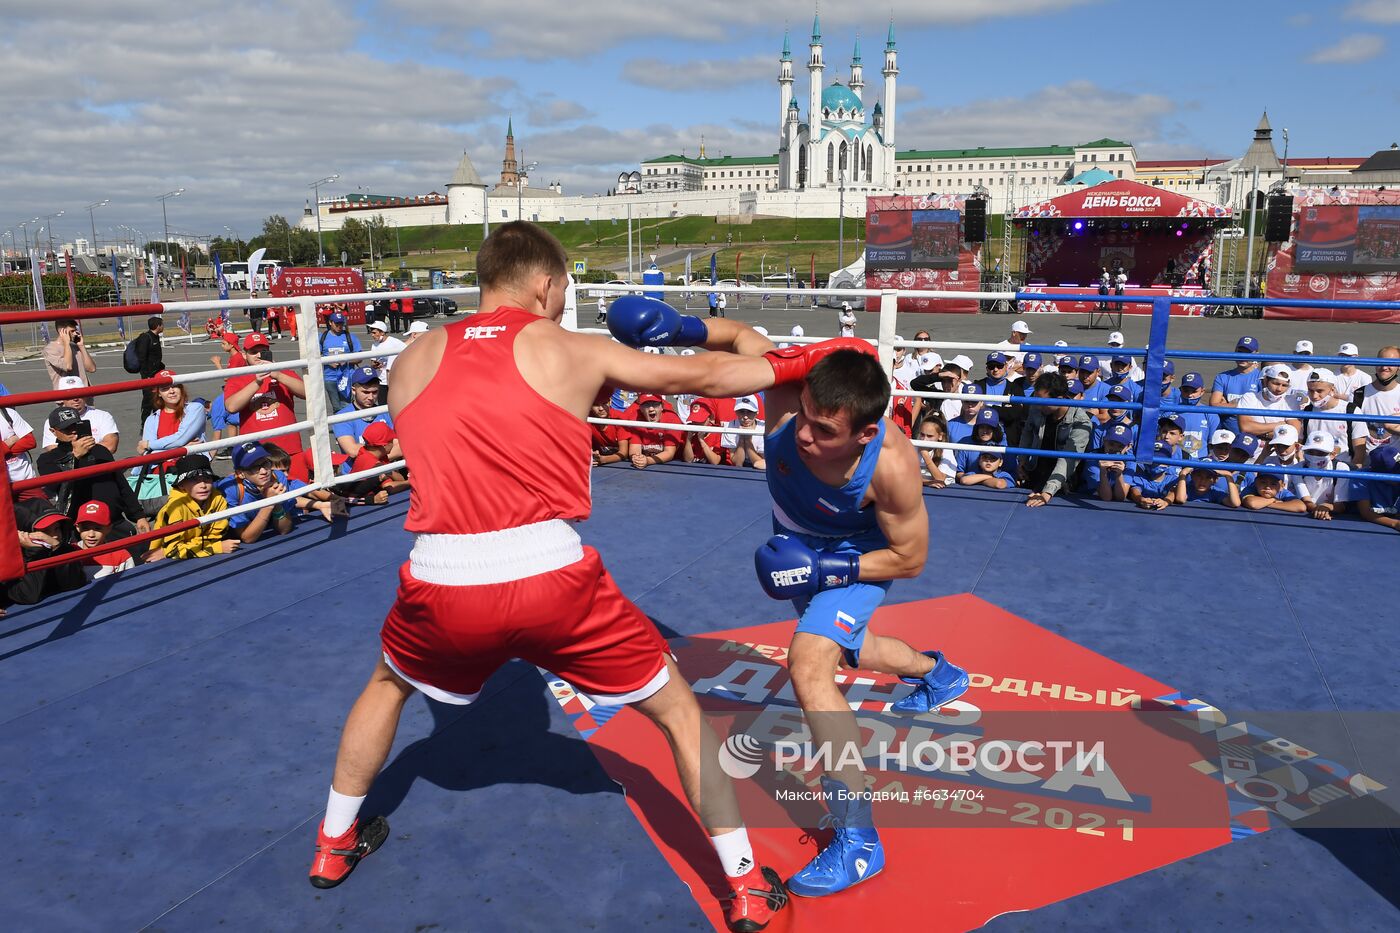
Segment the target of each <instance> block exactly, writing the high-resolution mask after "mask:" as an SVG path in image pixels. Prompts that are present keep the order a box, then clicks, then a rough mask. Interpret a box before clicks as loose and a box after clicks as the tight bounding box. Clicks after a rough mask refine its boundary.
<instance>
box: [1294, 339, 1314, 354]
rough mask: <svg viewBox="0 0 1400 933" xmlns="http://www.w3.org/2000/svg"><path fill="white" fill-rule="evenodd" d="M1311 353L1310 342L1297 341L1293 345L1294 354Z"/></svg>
mask: <svg viewBox="0 0 1400 933" xmlns="http://www.w3.org/2000/svg"><path fill="white" fill-rule="evenodd" d="M1312 351H1313V348H1312V341H1311V340H1299V341H1298V342H1297V343H1295V344H1294V345H1293V352H1294V353H1311V352H1312Z"/></svg>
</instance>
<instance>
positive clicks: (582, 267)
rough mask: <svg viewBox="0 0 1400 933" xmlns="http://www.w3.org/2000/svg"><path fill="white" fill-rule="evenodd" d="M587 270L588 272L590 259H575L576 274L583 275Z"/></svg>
mask: <svg viewBox="0 0 1400 933" xmlns="http://www.w3.org/2000/svg"><path fill="white" fill-rule="evenodd" d="M586 272H588V260H587V259H575V260H574V275H583V274H585V273H586Z"/></svg>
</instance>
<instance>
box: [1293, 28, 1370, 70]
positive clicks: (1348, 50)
mask: <svg viewBox="0 0 1400 933" xmlns="http://www.w3.org/2000/svg"><path fill="white" fill-rule="evenodd" d="M1384 50H1385V40H1384V39H1382V38H1381V37H1380V36H1376V35H1369V34H1365V33H1357V34H1356V35H1351V36H1347V37H1345V38H1343V39H1339V40H1338V41H1337V42H1334V43H1333V44H1332V45H1329V46H1326V47H1324V48H1320V49H1318V50H1317V51H1316V52H1313V53H1312V54H1311V55H1309V56H1308V61H1309V62H1310V63H1312V64H1314V65H1352V64H1356V63H1357V62H1365V61H1370V60H1371V59H1373V58H1375V57H1376V56H1377V55H1379V54H1381V52H1382V51H1384Z"/></svg>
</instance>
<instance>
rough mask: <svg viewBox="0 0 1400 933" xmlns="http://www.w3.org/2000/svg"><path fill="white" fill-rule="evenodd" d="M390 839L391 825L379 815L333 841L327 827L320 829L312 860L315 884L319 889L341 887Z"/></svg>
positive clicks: (313, 882)
mask: <svg viewBox="0 0 1400 933" xmlns="http://www.w3.org/2000/svg"><path fill="white" fill-rule="evenodd" d="M387 838H389V822H388V820H386V819H384V817H382V816H376V817H375V818H374V819H372V820H370V821H369V822H368V823H365V824H364V825H361V824H360V821H359V820H356V821H355V823H354V825H352V826H351V827H350V828H349V829H347V830H346V831H345V834H344V835H343V836H336V837H335V838H331V837H330V836H327V835H326V833H325V830H324V829H323V828H318V829H317V830H316V855H315V857H314V858H313V859H312V860H311V883H312V884H313V885H315V886H316V887H318V888H333V887H335V886H336V885H338V884H340V883H341V882H342V881H344V880H345V879H346V878H348V877H350V873H351V872H352V871H354V870H355V866H356V865H358V864H360V860H361V859H363V858H364V857H365V856H366V855H369V854H370V853H371V852H373V851H374V850H375V849H377V848H379V847H380V846H381V845H383V844H384V840H385V839H387Z"/></svg>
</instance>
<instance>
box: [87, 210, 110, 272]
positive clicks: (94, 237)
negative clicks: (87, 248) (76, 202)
mask: <svg viewBox="0 0 1400 933" xmlns="http://www.w3.org/2000/svg"><path fill="white" fill-rule="evenodd" d="M110 200H111V198H103V199H102V200H101V201H98V202H97V203H96V204H89V205H88V206H87V212H88V224H89V225H90V226H91V227H92V255H93V258H94V259H95V258H97V221H96V220H94V219H93V216H92V212H93V211H95V210H97V209H98V208H99V207H106V206H107V202H108V201H110Z"/></svg>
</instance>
